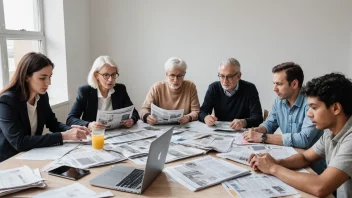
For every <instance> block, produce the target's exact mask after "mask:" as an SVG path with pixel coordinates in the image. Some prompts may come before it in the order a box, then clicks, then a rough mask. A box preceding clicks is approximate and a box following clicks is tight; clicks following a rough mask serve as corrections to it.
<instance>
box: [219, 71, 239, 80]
mask: <svg viewBox="0 0 352 198" xmlns="http://www.w3.org/2000/svg"><path fill="white" fill-rule="evenodd" d="M239 73H240V72H237V73H235V74H231V75H228V76H224V75H220V74H218V77H219V78H220V80H225V79H226V80H232V79H233V78H234V77H235V76H236V75H237V74H239Z"/></svg>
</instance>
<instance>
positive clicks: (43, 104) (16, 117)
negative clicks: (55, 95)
mask: <svg viewBox="0 0 352 198" xmlns="http://www.w3.org/2000/svg"><path fill="white" fill-rule="evenodd" d="M20 96H21V94H20V92H18V91H14V90H10V91H7V92H5V93H3V94H2V95H1V96H0V162H1V161H4V160H6V159H8V158H10V157H12V156H14V155H16V154H17V153H19V152H22V151H27V150H30V149H32V148H39V147H47V146H56V145H62V135H61V133H51V134H46V135H42V132H43V128H44V125H45V126H46V127H47V128H49V130H50V131H51V132H63V131H66V130H68V129H70V127H68V126H66V125H65V124H63V123H60V122H58V121H57V119H56V117H55V114H54V113H53V111H52V110H51V107H50V104H49V97H48V94H47V93H46V94H44V95H39V96H40V99H39V100H38V102H37V120H38V125H37V131H36V133H35V135H34V136H31V127H30V123H29V118H28V111H27V101H23V100H21V98H20Z"/></svg>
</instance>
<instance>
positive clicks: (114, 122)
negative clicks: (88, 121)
mask: <svg viewBox="0 0 352 198" xmlns="http://www.w3.org/2000/svg"><path fill="white" fill-rule="evenodd" d="M133 110H134V106H133V105H132V106H129V107H125V108H122V109H115V110H113V111H100V110H98V112H97V122H101V123H102V124H104V125H105V126H106V129H113V128H117V127H119V126H120V123H121V122H122V121H124V120H128V119H130V118H131V117H132V113H133Z"/></svg>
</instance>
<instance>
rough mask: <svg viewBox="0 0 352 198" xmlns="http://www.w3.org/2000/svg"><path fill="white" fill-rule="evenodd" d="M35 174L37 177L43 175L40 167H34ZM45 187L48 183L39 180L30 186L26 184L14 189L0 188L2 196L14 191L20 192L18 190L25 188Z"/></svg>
mask: <svg viewBox="0 0 352 198" xmlns="http://www.w3.org/2000/svg"><path fill="white" fill-rule="evenodd" d="M32 171H33V174H34V175H35V176H37V177H41V175H40V171H39V169H33V170H32ZM1 172H3V171H0V173H1ZM35 187H37V188H45V187H46V185H45V183H44V181H39V182H36V183H33V184H31V185H29V186H24V187H16V188H13V189H8V190H0V196H5V195H8V194H12V193H15V192H18V191H21V190H25V189H28V188H35Z"/></svg>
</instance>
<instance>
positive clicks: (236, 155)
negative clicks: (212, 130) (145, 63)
mask: <svg viewBox="0 0 352 198" xmlns="http://www.w3.org/2000/svg"><path fill="white" fill-rule="evenodd" d="M252 153H269V154H270V155H271V156H273V157H274V158H275V159H277V160H279V159H284V158H287V157H290V156H292V155H294V154H297V151H296V150H295V149H294V148H292V147H286V146H277V145H265V144H260V145H250V146H234V147H232V150H231V152H229V153H219V154H217V156H219V157H221V158H226V159H229V160H232V161H235V162H239V163H241V164H244V165H247V166H248V158H249V156H250V155H251V154H252Z"/></svg>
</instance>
